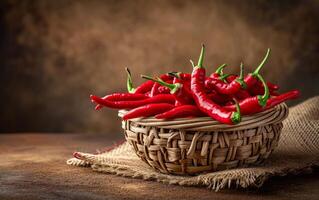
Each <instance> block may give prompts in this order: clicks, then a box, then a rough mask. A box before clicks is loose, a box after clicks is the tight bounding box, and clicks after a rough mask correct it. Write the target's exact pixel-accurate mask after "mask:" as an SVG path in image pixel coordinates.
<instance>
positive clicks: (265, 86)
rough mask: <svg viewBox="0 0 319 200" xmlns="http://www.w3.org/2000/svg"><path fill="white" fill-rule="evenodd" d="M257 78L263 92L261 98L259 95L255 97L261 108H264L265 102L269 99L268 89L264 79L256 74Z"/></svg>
mask: <svg viewBox="0 0 319 200" xmlns="http://www.w3.org/2000/svg"><path fill="white" fill-rule="evenodd" d="M257 78H258V79H259V80H260V81H261V82H262V84H263V86H264V89H265V92H264V94H263V95H262V96H261V95H258V96H257V98H258V102H259V104H260V105H261V106H262V107H264V106H266V104H267V100H268V99H269V96H270V94H269V88H268V85H267V83H266V81H265V80H264V78H263V77H262V76H261V75H260V74H257Z"/></svg>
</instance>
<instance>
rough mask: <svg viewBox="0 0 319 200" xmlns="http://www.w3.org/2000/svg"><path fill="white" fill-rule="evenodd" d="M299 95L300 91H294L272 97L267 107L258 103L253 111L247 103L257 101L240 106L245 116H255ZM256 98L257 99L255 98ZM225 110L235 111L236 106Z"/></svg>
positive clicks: (244, 102)
mask: <svg viewBox="0 0 319 200" xmlns="http://www.w3.org/2000/svg"><path fill="white" fill-rule="evenodd" d="M299 95H300V92H299V91H298V90H292V91H289V92H286V93H284V94H281V95H279V96H275V97H271V98H270V99H268V100H267V103H266V106H265V107H260V106H258V105H257V104H256V103H254V104H253V106H254V108H253V109H251V108H250V107H249V106H248V105H249V103H247V101H254V102H256V100H253V99H250V100H249V99H247V100H244V101H242V102H240V103H239V106H240V108H241V112H242V113H243V114H245V115H248V114H255V113H258V112H261V111H264V110H267V109H269V108H272V107H274V106H276V105H278V104H280V103H283V102H284V101H287V100H291V99H295V98H298V97H299ZM254 98H257V97H256V96H255V97H254ZM224 108H225V109H227V110H229V111H234V110H235V109H236V108H235V106H234V105H229V106H225V107H224Z"/></svg>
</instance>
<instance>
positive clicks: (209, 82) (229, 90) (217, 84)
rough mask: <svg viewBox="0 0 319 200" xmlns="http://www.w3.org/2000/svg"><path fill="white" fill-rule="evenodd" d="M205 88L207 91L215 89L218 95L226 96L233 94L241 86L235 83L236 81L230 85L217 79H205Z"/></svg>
mask: <svg viewBox="0 0 319 200" xmlns="http://www.w3.org/2000/svg"><path fill="white" fill-rule="evenodd" d="M205 86H206V88H207V89H215V90H216V91H217V92H218V93H221V94H228V95H231V94H235V93H237V92H238V91H239V90H240V89H241V88H242V86H241V84H240V83H239V82H237V81H236V79H235V80H233V81H232V82H230V83H225V82H224V81H222V80H219V79H214V78H207V79H206V80H205Z"/></svg>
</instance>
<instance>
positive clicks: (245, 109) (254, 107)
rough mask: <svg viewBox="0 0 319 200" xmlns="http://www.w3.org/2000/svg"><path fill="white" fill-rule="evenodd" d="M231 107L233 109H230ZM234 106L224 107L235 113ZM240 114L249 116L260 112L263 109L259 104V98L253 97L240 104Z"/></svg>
mask: <svg viewBox="0 0 319 200" xmlns="http://www.w3.org/2000/svg"><path fill="white" fill-rule="evenodd" d="M230 107H231V109H230ZM233 107H234V105H231V106H224V108H225V109H226V110H229V111H233V110H234V109H233ZM239 107H240V112H241V114H243V115H248V114H252V113H255V112H257V111H258V110H261V109H262V107H261V106H260V104H259V100H258V97H257V96H253V97H250V98H247V99H244V100H242V101H240V102H239Z"/></svg>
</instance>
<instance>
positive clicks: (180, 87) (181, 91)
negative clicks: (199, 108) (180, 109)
mask: <svg viewBox="0 0 319 200" xmlns="http://www.w3.org/2000/svg"><path fill="white" fill-rule="evenodd" d="M142 77H143V78H145V79H148V80H152V81H154V82H156V83H158V84H160V85H162V86H165V87H167V88H169V89H170V91H171V94H173V95H174V96H175V98H176V101H177V105H184V104H193V103H194V100H193V97H192V92H191V90H190V86H189V84H187V82H183V81H179V82H176V81H175V83H174V84H169V83H166V82H165V81H163V80H162V79H160V78H157V79H154V78H152V77H149V76H145V75H142ZM175 80H176V79H175Z"/></svg>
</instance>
